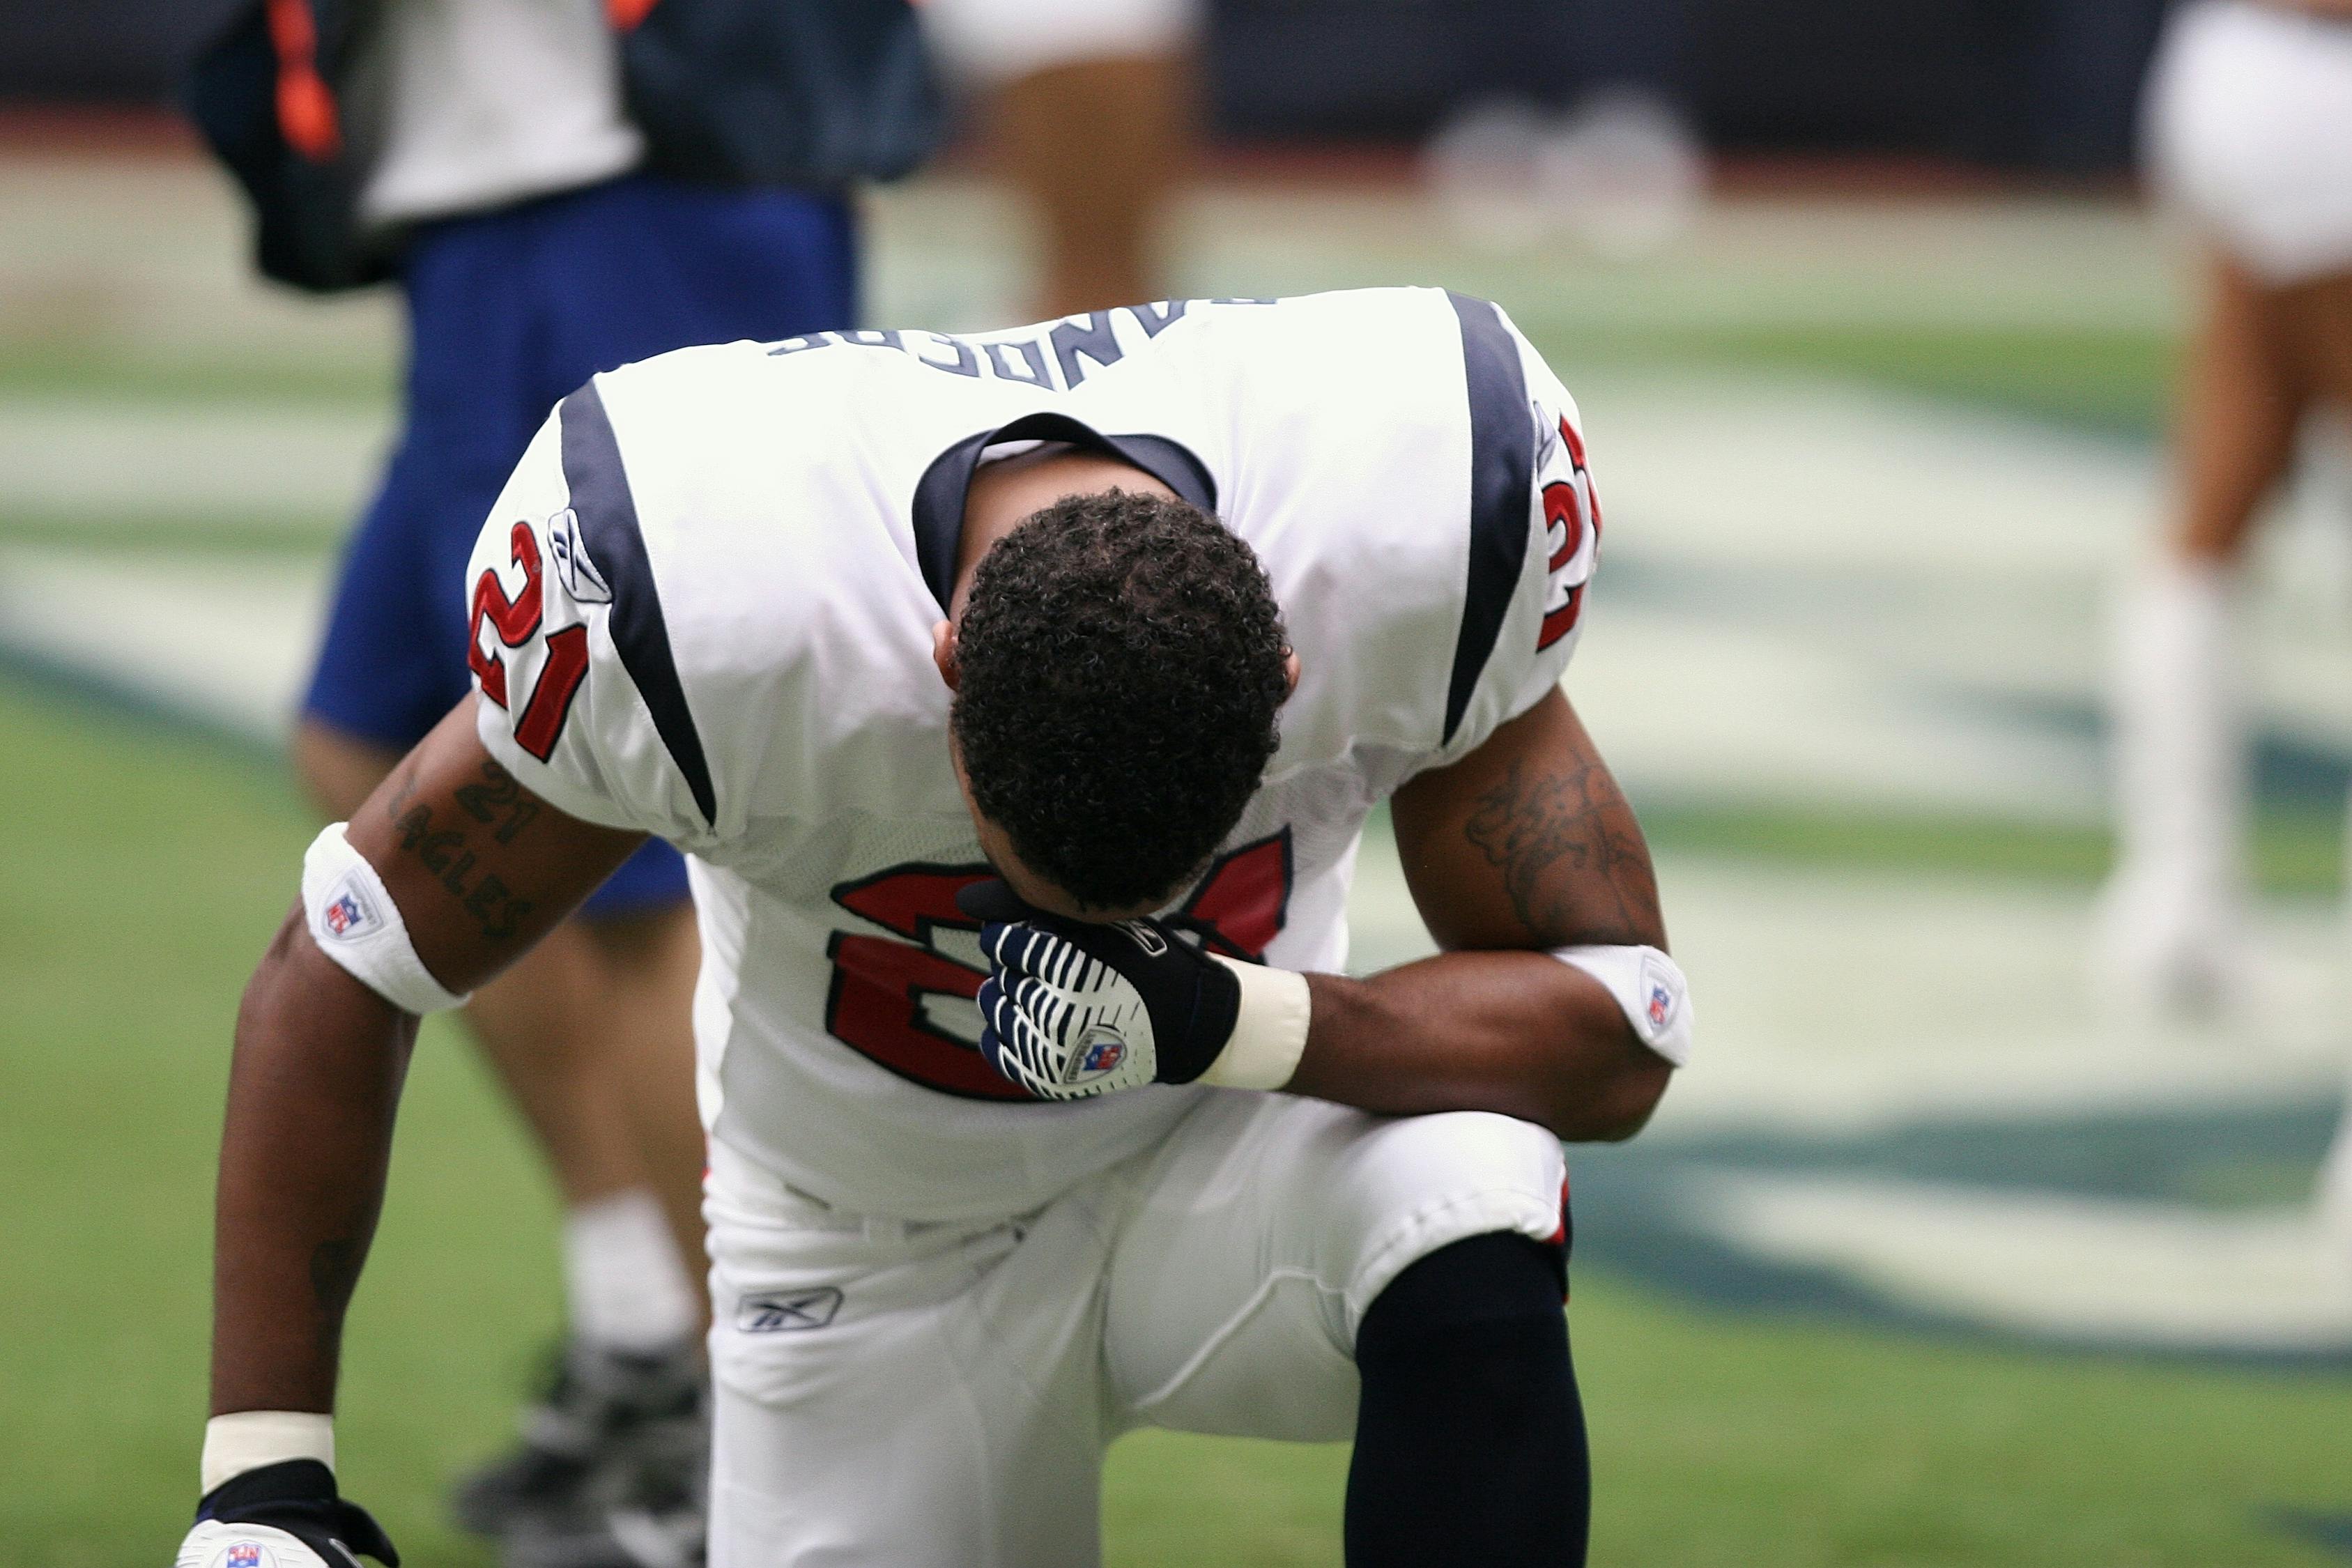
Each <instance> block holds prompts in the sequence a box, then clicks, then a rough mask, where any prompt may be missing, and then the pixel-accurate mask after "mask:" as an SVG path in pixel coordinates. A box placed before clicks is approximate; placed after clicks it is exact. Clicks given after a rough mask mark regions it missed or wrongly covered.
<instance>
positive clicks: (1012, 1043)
mask: <svg viewBox="0 0 2352 1568" xmlns="http://www.w3.org/2000/svg"><path fill="white" fill-rule="evenodd" d="M956 903H957V905H958V906H959V907H961V909H962V910H963V912H964V913H966V914H968V915H971V916H973V917H975V918H977V919H978V920H980V921H982V925H981V929H980V947H981V951H982V952H983V953H985V954H987V956H988V961H989V964H990V966H991V973H990V974H989V977H988V978H987V980H985V981H984V982H982V984H981V988H980V997H979V1001H980V1016H981V1020H982V1025H983V1028H982V1032H981V1037H980V1048H981V1052H982V1055H984V1056H985V1057H987V1058H988V1061H989V1065H990V1066H992V1067H993V1068H995V1069H996V1070H997V1071H998V1072H1000V1073H1002V1074H1003V1075H1004V1077H1006V1078H1007V1079H1011V1080H1012V1081H1013V1082H1014V1083H1016V1084H1018V1085H1020V1086H1021V1087H1022V1088H1023V1089H1027V1090H1028V1091H1029V1092H1030V1093H1032V1094H1034V1095H1035V1096H1037V1097H1038V1098H1039V1099H1041V1100H1084V1099H1087V1098H1088V1097H1090V1096H1093V1095H1097V1094H1109V1093H1113V1092H1115V1091H1116V1090H1118V1089H1135V1088H1138V1087H1139V1086H1140V1085H1143V1084H1147V1083H1155V1082H1156V1083H1191V1082H1192V1080H1193V1079H1197V1078H1199V1077H1200V1076H1201V1075H1202V1073H1204V1072H1206V1071H1208V1070H1209V1068H1210V1067H1211V1066H1212V1064H1213V1063H1214V1062H1215V1061H1216V1059H1217V1058H1218V1056H1219V1055H1220V1054H1222V1053H1223V1050H1224V1048H1225V1047H1226V1045H1227V1044H1228V1043H1229V1042H1230V1041H1231V1040H1232V1039H1233V1036H1234V1024H1235V1022H1236V1020H1237V1019H1238V1018H1239V1016H1240V1013H1241V1004H1242V987H1241V982H1240V979H1239V978H1238V977H1237V976H1236V974H1235V973H1234V969H1233V967H1231V966H1229V965H1227V964H1226V963H1222V962H1220V961H1219V960H1217V959H1215V958H1213V957H1212V956H1210V955H1209V954H1208V953H1205V952H1202V951H1201V950H1200V949H1199V948H1198V947H1196V946H1194V945H1193V944H1192V942H1187V941H1185V940H1184V939H1183V938H1182V937H1181V936H1179V935H1178V934H1177V933H1176V932H1175V931H1171V929H1170V928H1169V927H1167V926H1166V925H1163V924H1161V923H1160V921H1152V920H1132V921H1113V922H1110V923H1108V924H1093V923H1089V922H1087V921H1073V920H1064V919H1062V918H1061V917H1059V916H1055V915H1049V914H1046V913H1045V912H1044V911H1043V910H1036V909H1033V908H1031V907H1030V906H1029V905H1027V904H1025V903H1024V902H1022V900H1020V898H1019V897H1018V896H1017V895H1015V894H1014V893H1013V889H1010V888H1008V887H1006V886H1005V885H1004V884H1003V882H1001V881H997V880H994V879H991V880H989V881H985V882H976V883H973V884H972V885H971V887H968V888H966V889H963V890H962V891H961V893H959V894H958V895H957V896H956Z"/></svg>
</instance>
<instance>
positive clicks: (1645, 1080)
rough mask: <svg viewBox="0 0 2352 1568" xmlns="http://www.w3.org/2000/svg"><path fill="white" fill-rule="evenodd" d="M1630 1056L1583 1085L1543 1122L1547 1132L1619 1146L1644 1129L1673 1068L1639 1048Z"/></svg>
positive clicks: (1577, 1141)
mask: <svg viewBox="0 0 2352 1568" xmlns="http://www.w3.org/2000/svg"><path fill="white" fill-rule="evenodd" d="M1633 1056H1634V1058H1636V1059H1631V1060H1628V1061H1627V1062H1626V1063H1625V1064H1624V1065H1623V1066H1622V1067H1620V1068H1617V1069H1616V1070H1614V1071H1612V1072H1611V1073H1610V1074H1608V1075H1607V1077H1606V1078H1604V1079H1602V1080H1601V1082H1600V1083H1598V1084H1594V1083H1591V1082H1589V1081H1588V1082H1587V1083H1585V1084H1584V1085H1582V1086H1581V1089H1580V1092H1578V1093H1577V1094H1576V1095H1574V1096H1573V1097H1572V1098H1570V1099H1568V1100H1567V1101H1566V1103H1564V1104H1562V1105H1561V1106H1560V1107H1559V1110H1558V1111H1557V1112H1556V1113H1555V1114H1554V1115H1552V1116H1550V1117H1548V1118H1546V1122H1547V1124H1548V1125H1549V1127H1550V1129H1551V1131H1553V1132H1554V1133H1556V1134H1558V1135H1559V1137H1560V1138H1561V1139H1562V1140H1564V1141H1565V1142H1570V1143H1622V1142H1625V1140H1627V1139H1628V1138H1631V1137H1633V1135H1634V1134H1635V1133H1637V1132H1639V1131H1642V1129H1643V1128H1644V1127H1646V1126H1648V1125H1649V1124H1650V1118H1651V1117H1652V1116H1654V1115H1655V1114H1656V1112H1657V1109H1658V1102H1659V1101H1660V1100H1664V1098H1665V1094H1666V1085H1667V1083H1668V1082H1669V1081H1671V1080H1672V1079H1673V1078H1674V1075H1675V1069H1674V1065H1673V1064H1672V1063H1670V1062H1668V1061H1667V1060H1666V1059H1665V1058H1663V1057H1660V1056H1657V1055H1655V1054H1654V1053H1653V1052H1651V1051H1649V1050H1646V1049H1642V1048H1640V1047H1636V1049H1635V1051H1634V1053H1633Z"/></svg>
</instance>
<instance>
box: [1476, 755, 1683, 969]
mask: <svg viewBox="0 0 2352 1568" xmlns="http://www.w3.org/2000/svg"><path fill="white" fill-rule="evenodd" d="M1463 835H1464V837H1466V838H1468V839H1469V841H1470V842H1471V844H1473V845H1474V846H1475V847H1476V848H1477V850H1478V853H1479V854H1480V855H1482V856H1484V857H1485V858H1486V863H1487V864H1488V865H1490V866H1492V867H1494V868H1496V870H1498V871H1500V872H1501V873H1502V876H1503V889H1504V891H1505V892H1506V893H1507V894H1508V895H1509V897H1510V900H1511V909H1512V910H1513V912H1514V913H1516V914H1517V916H1518V920H1519V923H1520V924H1521V925H1523V926H1525V927H1526V928H1527V930H1528V934H1529V935H1531V936H1533V937H1534V938H1535V939H1536V940H1538V941H1539V942H1549V943H1557V944H1563V945H1564V944H1567V943H1570V942H1608V943H1622V944H1626V945H1637V944H1641V943H1645V942H1654V941H1655V940H1656V937H1657V933H1658V932H1659V931H1662V930H1663V929H1664V927H1663V922H1662V921H1661V920H1660V917H1659V913H1658V889H1657V883H1656V881H1655V880H1654V878H1653V876H1652V874H1651V871H1650V856H1649V851H1648V850H1647V849H1646V848H1645V847H1643V843H1642V837H1641V830H1640V829H1639V828H1638V827H1636V826H1634V823H1633V812H1632V809H1631V808H1630V807H1628V806H1627V805H1626V804H1625V801H1624V798H1623V797H1622V795H1619V794H1618V793H1617V788H1616V785H1615V784H1614V783H1613V782H1612V780H1611V779H1610V777H1609V774H1608V773H1607V772H1606V771H1605V770H1604V769H1603V768H1602V767H1601V764H1600V763H1599V761H1598V760H1597V759H1593V758H1590V757H1580V758H1578V759H1577V761H1576V763H1574V764H1573V766H1571V767H1570V768H1569V769H1567V770H1565V771H1554V770H1547V771H1545V772H1543V773H1535V774H1530V773H1528V771H1527V770H1526V769H1525V768H1523V766H1522V765H1521V764H1520V763H1517V762H1513V763H1511V764H1510V767H1509V771H1508V772H1507V773H1505V774H1504V776H1503V779H1502V781H1501V782H1500V783H1499V784H1496V785H1495V786H1494V787H1493V788H1492V789H1490V790H1488V791H1486V793H1485V794H1484V795H1480V796H1479V797H1478V808H1477V810H1476V811H1475V812H1473V813H1472V814H1471V816H1470V819H1469V821H1468V822H1466V823H1465V824H1464V825H1463Z"/></svg>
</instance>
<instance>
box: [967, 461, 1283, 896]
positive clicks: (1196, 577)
mask: <svg viewBox="0 0 2352 1568" xmlns="http://www.w3.org/2000/svg"><path fill="white" fill-rule="evenodd" d="M1288 657H1289V645H1288V642H1287V640H1286V637H1284V634H1283V629H1282V611H1281V608H1280V607H1279V606H1278V605H1276V604H1275V602H1274V589H1273V586H1272V585H1271V584H1269V583H1268V582H1267V581H1266V576H1265V569H1264V568H1263V567H1261V566H1259V564H1258V562H1257V557H1256V555H1255V554H1254V553H1252V552H1251V550H1250V547H1249V546H1248V545H1246V544H1244V543H1243V542H1241V541H1240V540H1239V539H1236V538H1235V537H1234V535H1233V534H1232V533H1230V532H1228V531H1226V529H1225V528H1224V526H1223V524H1222V523H1220V522H1218V521H1217V520H1216V519H1215V518H1213V517H1211V516H1210V515H1209V514H1208V513H1206V512H1204V511H1202V510H1200V509H1199V508H1197V507H1194V506H1191V505H1188V504H1187V503H1185V502H1183V501H1181V500H1174V499H1172V498H1170V497H1166V496H1160V495H1153V494H1148V493H1145V494H1138V493H1130V492H1129V491H1125V490H1118V489H1112V490H1106V491H1102V492H1100V493H1097V494H1092V495H1076V496H1066V497H1064V498H1063V499H1062V500H1058V501H1055V503H1054V504H1053V505H1052V506H1049V507H1047V508H1045V510H1043V511H1039V512H1037V513H1035V514H1034V515H1032V516H1030V517H1028V518H1026V519H1024V520H1023V521H1022V522H1021V524H1020V525H1019V526H1018V527H1016V528H1015V529H1013V531H1012V532H1010V533H1008V534H1006V535H1005V536H1004V538H1003V539H1002V540H1000V541H998V542H997V543H996V545H995V546H994V548H992V549H991V550H990V551H989V552H988V553H987V554H986V555H985V556H983V557H982V559H981V563H980V567H979V570H978V571H977V572H976V573H975V574H973V577H972V584H971V598H970V600H969V601H968V602H967V604H966V605H965V607H964V613H963V619H962V621H961V624H960V626H959V627H958V653H957V663H958V665H959V667H960V671H959V675H958V680H957V688H956V698H955V706H954V709H953V711H952V714H951V717H950V723H951V724H952V725H953V727H954V731H955V738H956V743H957V744H958V746H959V747H960V748H961V751H962V752H963V765H964V776H965V777H966V779H967V780H968V781H969V782H970V784H971V795H972V799H973V801H974V803H975V804H976V805H978V806H979V807H980V809H981V811H982V813H983V814H985V815H986V816H988V818H989V819H990V820H991V821H992V822H994V823H995V824H996V825H997V826H1000V827H1002V828H1003V829H1004V831H1005V833H1006V834H1007V836H1009V837H1011V839H1012V841H1013V848H1014V850H1015V851H1017V852H1018V853H1019V855H1020V857H1021V859H1022V862H1023V864H1024V865H1025V866H1026V867H1027V868H1029V869H1031V870H1032V871H1034V872H1035V873H1036V874H1037V875H1039V876H1041V877H1044V878H1045V879H1047V880H1049V881H1051V882H1052V883H1053V884H1054V885H1055V887H1056V888H1058V889H1061V890H1062V891H1064V892H1066V893H1067V894H1069V895H1070V897H1072V898H1073V899H1076V900H1077V901H1078V902H1079V903H1080V904H1081V905H1084V906H1086V907H1087V908H1089V909H1106V910H1107V909H1124V908H1131V907H1133V906H1135V905H1137V904H1141V903H1149V902H1156V901H1158V900H1162V899H1165V898H1167V897H1169V896H1170V895H1171V894H1172V893H1173V892H1174V891H1175V890H1176V889H1177V888H1178V887H1179V886H1180V885H1181V883H1182V882H1183V881H1184V880H1185V879H1186V878H1188V877H1190V876H1191V875H1192V873H1194V872H1196V871H1198V870H1199V869H1200V868H1202V866H1203V865H1204V864H1206V863H1207V861H1208V858H1209V857H1210V855H1211V854H1212V853H1213V852H1214V850H1215V849H1216V847H1217V845H1218V843H1219V842H1220V841H1221V840H1223V837H1225V835H1226V834H1227V833H1230V832H1231V831H1233V826H1234V823H1235V822H1236V821H1238V820H1239V819H1240V817H1241V814H1242V810H1243V808H1244V806H1246V805H1248V804H1249V798H1250V796H1251V795H1253V794H1254V793H1255V791H1256V789H1257V784H1258V779H1259V777H1260V776H1261V775H1262V774H1263V773H1265V764H1266V763H1267V761H1268V759H1270V758H1271V757H1272V756H1273V755H1274V749H1275V744H1276V738H1277V737H1276V727H1275V710H1276V709H1278V708H1279V707H1281V705H1282V700H1283V699H1284V698H1285V697H1286V696H1287V695H1288V694H1289V679H1288V677H1287V674H1286V660H1287V658H1288Z"/></svg>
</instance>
